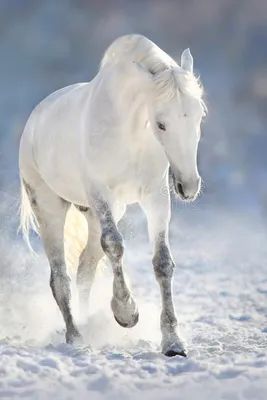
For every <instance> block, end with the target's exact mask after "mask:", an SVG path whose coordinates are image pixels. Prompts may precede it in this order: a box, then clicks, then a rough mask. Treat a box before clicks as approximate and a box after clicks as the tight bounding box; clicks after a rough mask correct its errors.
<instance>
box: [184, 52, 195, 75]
mask: <svg viewBox="0 0 267 400" xmlns="http://www.w3.org/2000/svg"><path fill="white" fill-rule="evenodd" d="M193 65H194V59H193V56H192V54H191V53H190V50H189V49H185V50H184V51H183V54H182V56H181V67H182V68H183V69H184V70H185V71H188V72H193Z"/></svg>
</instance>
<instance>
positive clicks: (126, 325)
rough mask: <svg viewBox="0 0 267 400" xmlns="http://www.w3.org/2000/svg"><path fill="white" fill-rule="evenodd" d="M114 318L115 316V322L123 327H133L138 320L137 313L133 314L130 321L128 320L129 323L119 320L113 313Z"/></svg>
mask: <svg viewBox="0 0 267 400" xmlns="http://www.w3.org/2000/svg"><path fill="white" fill-rule="evenodd" d="M114 318H115V320H116V322H117V323H118V324H119V325H120V326H122V327H123V328H133V327H134V326H135V325H136V324H137V322H138V321H139V314H138V313H137V314H135V316H134V318H133V320H132V322H130V323H128V324H127V323H125V322H122V321H120V320H119V319H118V318H117V317H116V316H115V315H114Z"/></svg>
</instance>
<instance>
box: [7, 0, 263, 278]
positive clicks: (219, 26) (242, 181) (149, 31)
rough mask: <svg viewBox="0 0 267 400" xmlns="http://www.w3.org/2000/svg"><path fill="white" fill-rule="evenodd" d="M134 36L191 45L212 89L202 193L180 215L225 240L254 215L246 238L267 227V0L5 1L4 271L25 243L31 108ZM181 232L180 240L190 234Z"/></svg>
mask: <svg viewBox="0 0 267 400" xmlns="http://www.w3.org/2000/svg"><path fill="white" fill-rule="evenodd" d="M127 33H141V34H144V35H146V36H147V37H148V38H150V39H152V40H153V41H154V42H156V43H157V44H158V45H159V46H160V47H162V48H163V49H164V50H165V51H166V52H167V53H169V54H170V55H171V56H173V58H174V59H176V60H177V61H178V62H179V61H180V55H181V52H182V50H183V49H184V48H186V47H190V49H191V51H192V53H193V55H194V59H195V70H196V73H197V74H200V76H201V79H202V82H203V85H204V88H205V92H206V95H205V98H206V101H207V104H208V108H209V114H208V117H207V118H206V120H205V122H204V124H203V129H202V130H203V136H202V140H201V144H200V148H199V169H200V172H201V175H202V177H203V179H204V182H205V189H204V193H203V194H202V195H201V197H200V198H199V200H198V201H197V203H196V204H195V205H189V206H184V205H182V204H180V203H178V204H176V207H175V211H174V218H175V215H176V214H178V213H176V210H177V208H179V209H180V210H179V211H180V212H179V219H180V221H181V226H182V225H183V224H184V226H187V229H188V231H189V237H191V236H190V232H191V233H192V232H193V230H194V229H195V227H200V228H201V226H205V229H206V230H208V231H209V232H210V233H211V236H212V232H213V231H214V232H215V230H216V232H218V231H220V226H222V225H220V224H221V223H220V222H218V219H216V218H215V216H216V217H217V216H218V215H220V216H221V220H224V224H223V228H222V229H223V234H224V235H226V236H228V239H229V237H231V235H232V236H233V235H234V234H233V226H235V225H236V224H237V225H238V224H239V223H242V224H243V223H244V221H245V220H247V219H248V218H249V216H250V219H251V221H253V228H251V230H250V229H247V230H246V231H245V230H242V229H240V228H239V234H238V236H239V239H240V237H242V235H244V236H246V240H247V243H248V244H249V243H250V236H251V239H252V238H253V235H254V233H255V232H256V231H259V230H262V229H265V222H266V217H267V154H266V153H267V152H266V149H267V135H266V122H267V112H266V106H267V51H266V43H267V2H266V0H253V1H251V0H235V1H233V0H216V1H215V0H187V1H182V0H180V1H178V0H177V1H174V0H173V1H168V0H164V1H163V0H162V1H157V0H142V1H141V0H135V1H133V0H131V1H130V0H121V1H119V0H117V1H114V0H111V1H108V0H106V1H103V0H98V1H96V0H57V1H55V0H46V1H41V0H38V1H36V0H1V1H0V55H1V57H0V83H1V84H0V199H1V207H0V221H1V224H2V226H3V227H4V229H1V239H0V243H1V246H2V247H1V249H2V253H1V254H3V257H2V259H3V260H4V261H5V262H2V267H1V268H2V272H3V270H4V269H5V268H4V266H6V267H7V268H8V270H9V269H10V264H12V260H13V259H14V254H16V253H14V252H13V251H14V249H16V247H14V246H19V245H20V242H21V237H20V236H19V237H17V236H16V229H17V225H18V218H17V215H16V210H17V197H18V191H19V181H18V166H17V155H18V143H19V137H20V134H21V132H22V130H23V127H24V125H25V122H26V120H27V118H28V116H29V114H30V112H31V110H32V109H33V107H34V106H35V105H36V104H37V103H38V102H39V101H40V100H41V99H42V98H44V97H45V96H47V95H48V94H49V93H51V92H52V91H54V90H56V89H59V88H61V87H63V86H66V85H69V84H72V83H75V82H81V81H88V80H90V79H92V78H93V76H94V75H95V74H96V73H97V69H98V66H99V62H100V59H101V56H102V55H103V53H104V51H105V49H106V48H107V46H108V45H109V44H110V43H111V41H112V40H113V39H115V38H116V37H118V36H120V35H123V34H127ZM226 220H227V221H230V222H229V223H226V222H225V221H226ZM136 221H137V220H135V222H134V223H133V222H132V225H131V229H133V230H134V229H136V232H137V231H138V230H139V231H140V226H141V227H142V229H143V225H139V222H138V223H137V222H136ZM200 228H199V229H200ZM188 231H187V232H188ZM199 232H200V233H199V234H200V235H201V230H200V231H199ZM126 233H127V232H126ZM221 234H222V232H221ZM221 234H220V236H221ZM175 235H178V233H176V232H175ZM179 235H180V236H179V239H180V241H181V242H182V239H181V238H182V236H183V232H180V233H179ZM234 239H236V238H234ZM183 240H185V238H183ZM188 240H189V239H188ZM11 244H12V246H11ZM236 247H237V246H236ZM238 249H240V247H238ZM246 251H247V252H248V253H249V248H248V247H244V246H243V247H242V252H246Z"/></svg>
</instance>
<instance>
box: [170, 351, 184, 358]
mask: <svg viewBox="0 0 267 400" xmlns="http://www.w3.org/2000/svg"><path fill="white" fill-rule="evenodd" d="M165 356H166V357H175V356H181V357H187V354H186V352H185V351H179V352H178V351H174V350H169V351H166V353H165Z"/></svg>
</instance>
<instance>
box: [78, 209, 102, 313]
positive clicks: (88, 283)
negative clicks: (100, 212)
mask: <svg viewBox="0 0 267 400" xmlns="http://www.w3.org/2000/svg"><path fill="white" fill-rule="evenodd" d="M77 208H78V210H80V211H81V212H82V213H83V215H84V216H85V218H86V220H87V225H88V239H87V244H86V247H85V248H84V250H83V252H82V253H81V255H80V258H79V266H78V272H77V287H78V293H79V310H80V317H81V318H86V316H87V315H88V299H89V296H90V291H91V287H92V283H93V280H94V277H95V272H96V268H97V265H98V262H99V261H100V260H101V258H102V257H103V256H104V252H103V250H102V247H101V243H100V236H101V230H100V224H99V221H98V220H97V218H96V217H95V216H94V215H93V213H92V211H91V209H90V208H82V207H77Z"/></svg>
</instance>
